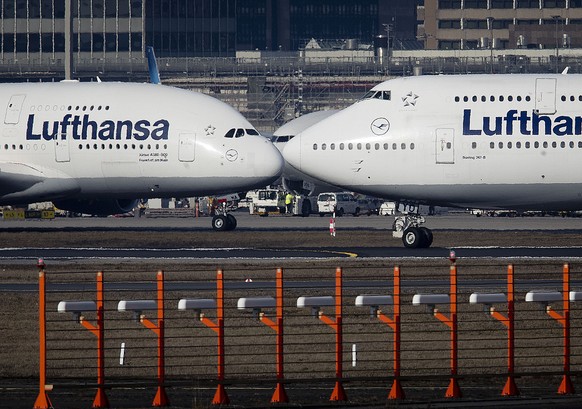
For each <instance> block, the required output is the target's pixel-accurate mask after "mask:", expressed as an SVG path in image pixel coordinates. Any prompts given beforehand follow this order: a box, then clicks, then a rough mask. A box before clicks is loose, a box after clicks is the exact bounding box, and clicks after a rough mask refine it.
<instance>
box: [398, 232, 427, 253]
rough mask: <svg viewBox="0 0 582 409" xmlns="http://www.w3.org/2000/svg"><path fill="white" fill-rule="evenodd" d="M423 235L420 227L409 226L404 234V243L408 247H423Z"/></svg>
mask: <svg viewBox="0 0 582 409" xmlns="http://www.w3.org/2000/svg"><path fill="white" fill-rule="evenodd" d="M423 236H424V235H423V234H422V233H421V231H420V229H419V228H418V227H409V228H408V229H406V230H404V234H403V235H402V243H403V244H404V247H406V248H409V249H416V248H418V247H421V244H422V241H423Z"/></svg>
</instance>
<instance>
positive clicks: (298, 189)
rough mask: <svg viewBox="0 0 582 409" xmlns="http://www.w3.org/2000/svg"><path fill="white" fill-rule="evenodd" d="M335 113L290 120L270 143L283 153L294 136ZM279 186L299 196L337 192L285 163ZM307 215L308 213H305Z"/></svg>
mask: <svg viewBox="0 0 582 409" xmlns="http://www.w3.org/2000/svg"><path fill="white" fill-rule="evenodd" d="M337 112H339V110H337V109H330V110H324V111H314V112H310V113H307V114H304V115H301V116H300V117H297V118H295V119H292V120H291V121H289V122H287V123H285V124H284V125H282V126H281V127H279V128H278V129H277V130H276V131H275V132H274V133H273V135H272V136H271V137H270V139H271V142H273V144H274V145H275V147H277V149H279V151H281V152H283V150H284V149H285V146H286V145H287V142H289V141H290V140H291V139H293V138H294V137H295V135H297V134H299V133H301V132H302V131H304V130H305V129H307V128H308V127H310V126H312V125H314V124H316V123H317V122H320V121H321V120H323V119H325V118H327V117H329V116H331V115H333V114H335V113H337ZM281 185H282V186H283V188H284V189H285V190H286V191H288V192H293V193H294V194H295V195H301V196H314V195H317V194H318V193H321V192H330V191H337V190H339V188H338V187H336V186H331V185H329V184H327V183H325V182H322V181H320V180H316V179H314V178H312V177H310V176H308V175H306V174H305V173H302V172H299V171H298V170H297V169H295V168H294V167H292V166H289V165H288V164H287V163H285V167H284V169H283V174H282V175H281ZM307 214H309V212H307Z"/></svg>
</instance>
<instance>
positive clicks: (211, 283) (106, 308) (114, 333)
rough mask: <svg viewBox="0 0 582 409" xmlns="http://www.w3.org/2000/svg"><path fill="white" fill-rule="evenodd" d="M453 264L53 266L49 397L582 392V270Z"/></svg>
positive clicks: (104, 400) (40, 402) (47, 323)
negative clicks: (85, 392)
mask: <svg viewBox="0 0 582 409" xmlns="http://www.w3.org/2000/svg"><path fill="white" fill-rule="evenodd" d="M438 264H440V266H436V267H435V266H434V265H423V264H420V263H416V264H412V265H409V266H400V267H399V266H396V267H389V268H378V267H366V266H362V267H349V268H345V269H341V268H337V269H335V271H333V270H331V269H329V268H326V269H322V268H318V267H315V266H314V267H312V268H288V269H281V268H265V269H261V270H256V269H250V268H249V269H245V268H244V267H232V268H231V269H228V270H224V271H223V270H220V269H219V270H217V271H216V272H214V271H208V270H199V271H196V270H184V271H172V272H162V271H159V272H157V273H152V272H143V273H141V272H128V273H126V274H123V273H120V272H118V271H115V272H97V273H87V272H84V273H81V272H77V273H76V272H57V271H55V272H51V271H47V270H46V268H45V266H44V265H43V264H42V263H40V264H39V324H40V325H39V329H40V337H39V339H40V344H39V355H40V360H39V368H38V370H39V392H38V396H37V399H36V402H35V404H34V407H35V408H48V407H51V406H52V404H51V399H50V398H51V397H52V395H53V394H55V395H58V391H63V390H68V388H73V387H74V388H77V389H78V388H85V389H91V390H96V391H97V392H96V394H95V396H94V398H93V401H92V406H93V407H109V402H113V401H114V398H113V397H112V396H111V394H115V391H116V390H118V389H122V388H123V389H124V390H126V389H127V388H135V389H138V390H140V391H143V395H142V398H143V402H147V401H148V396H150V393H148V392H146V391H144V390H143V388H146V389H151V395H153V400H152V401H151V404H152V406H168V405H169V404H170V401H171V400H172V395H173V394H175V395H178V394H180V395H183V394H189V393H194V392H193V390H196V392H195V393H196V396H197V397H202V396H205V397H207V399H208V401H207V402H206V403H210V402H211V403H212V404H215V405H222V404H228V403H230V402H232V403H235V404H236V403H237V399H238V401H239V402H243V401H244V400H246V399H261V398H256V397H253V398H249V397H248V396H244V395H242V394H241V389H240V387H242V386H244V388H243V389H246V390H248V389H251V390H252V389H253V388H256V389H257V390H264V388H265V387H267V389H270V390H271V391H272V395H271V402H272V403H286V402H298V403H301V402H305V399H308V402H311V403H313V396H312V395H311V394H308V397H306V396H303V395H302V393H301V390H302V388H313V387H315V386H317V387H319V388H324V389H326V388H328V387H329V392H328V393H329V400H330V401H340V402H341V401H347V400H348V399H355V400H356V401H361V399H363V398H362V397H360V396H359V395H358V393H359V391H361V390H364V389H366V388H367V387H370V388H372V387H373V388H374V390H377V387H378V386H381V385H384V388H383V389H384V391H385V392H384V393H382V394H380V395H376V397H375V398H370V397H369V396H370V395H368V397H367V398H366V399H376V400H382V399H384V400H385V399H395V400H399V399H404V398H405V397H406V398H413V399H415V400H422V399H432V398H434V397H435V395H434V394H432V393H429V392H427V390H428V389H427V388H426V386H427V385H430V386H431V388H433V389H435V390H438V389H439V387H442V388H443V389H444V393H442V394H440V397H441V398H456V399H460V398H463V397H467V398H471V399H475V398H479V397H482V396H483V395H484V394H485V395H486V396H489V397H493V396H508V397H518V396H519V395H520V388H522V387H523V388H526V387H527V388H529V387H531V388H534V387H537V386H540V385H541V386H540V389H539V391H538V392H536V393H537V395H538V396H539V397H543V396H551V395H555V394H559V395H572V394H573V393H574V391H575V379H573V377H575V376H576V375H579V374H580V373H581V372H580V367H581V365H582V337H581V335H582V320H581V319H582V317H581V316H580V315H581V312H582V308H581V307H582V306H580V305H579V303H577V301H580V300H581V299H582V298H581V297H582V293H581V292H579V291H576V288H582V282H580V271H579V270H575V269H573V268H572V266H570V265H568V264H565V265H563V266H560V265H556V264H549V263H546V264H531V263H527V264H525V265H523V266H520V265H517V266H514V265H509V266H507V265H506V266H503V265H496V264H493V263H491V264H482V265H475V264H472V265H466V266H465V265H463V263H457V260H456V259H455V257H454V254H451V258H450V262H447V263H443V262H440V263H438ZM540 306H541V308H540ZM483 309H484V311H483ZM443 324H444V326H443ZM148 329H149V330H150V331H147V330H148ZM194 381H195V382H194ZM447 382H448V386H447ZM548 385H550V386H551V385H554V386H553V387H551V388H550V389H548ZM356 386H357V387H356ZM465 386H466V389H465ZM352 387H353V390H351V388H352ZM476 387H478V388H479V389H480V391H479V392H475V396H474V395H473V393H474V392H473V391H474V388H476ZM289 388H291V389H289ZM381 389H382V388H381ZM551 389H553V391H552V390H551ZM483 390H486V391H487V392H483ZM352 393H353V394H354V396H355V398H352V397H350V395H351V394H352ZM531 394H532V392H531V391H530V392H529V395H530V396H531ZM267 399H268V398H265V401H266V400H267ZM323 399H325V398H323ZM53 403H54V405H55V407H56V408H59V407H67V406H66V405H63V406H59V404H58V403H57V402H53ZM244 403H248V402H244ZM263 403H265V402H263ZM368 403H370V402H368ZM89 404H90V403H89V402H88V403H87V406H88V405H89ZM142 404H143V403H142ZM78 406H79V405H78V404H77V407H78Z"/></svg>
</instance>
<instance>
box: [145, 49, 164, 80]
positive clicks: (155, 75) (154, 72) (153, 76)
mask: <svg viewBox="0 0 582 409" xmlns="http://www.w3.org/2000/svg"><path fill="white" fill-rule="evenodd" d="M146 55H147V58H148V69H149V72H150V82H151V83H152V84H161V83H162V81H161V80H160V72H159V71H158V62H157V61H156V55H155V54H154V47H152V46H149V45H148V46H147V47H146Z"/></svg>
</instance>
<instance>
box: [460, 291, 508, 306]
mask: <svg viewBox="0 0 582 409" xmlns="http://www.w3.org/2000/svg"><path fill="white" fill-rule="evenodd" d="M469 302H470V303H471V304H499V303H506V302H507V297H506V296H505V294H503V293H493V294H483V293H473V294H471V296H470V297H469Z"/></svg>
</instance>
